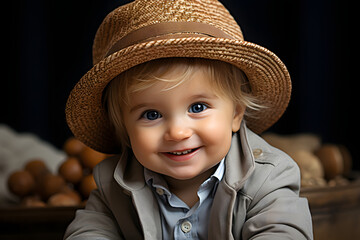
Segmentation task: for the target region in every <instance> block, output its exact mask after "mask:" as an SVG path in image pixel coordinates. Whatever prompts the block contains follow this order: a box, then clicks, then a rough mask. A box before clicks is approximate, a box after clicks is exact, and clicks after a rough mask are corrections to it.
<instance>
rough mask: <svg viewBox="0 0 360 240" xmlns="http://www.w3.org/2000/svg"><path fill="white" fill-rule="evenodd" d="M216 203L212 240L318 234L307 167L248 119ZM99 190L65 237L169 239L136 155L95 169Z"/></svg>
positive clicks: (234, 142) (228, 162) (236, 137)
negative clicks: (307, 191) (303, 183)
mask: <svg viewBox="0 0 360 240" xmlns="http://www.w3.org/2000/svg"><path fill="white" fill-rule="evenodd" d="M225 165H226V170H225V175H224V178H223V180H222V181H221V182H220V183H219V185H218V188H217V191H216V194H215V197H214V201H213V206H212V208H211V219H210V226H209V233H208V239H215V240H223V239H267V240H269V239H277V240H278V239H312V238H313V236H312V222H311V215H310V211H309V207H308V202H307V200H306V199H303V198H300V197H299V188H300V172H299V169H298V167H297V165H296V163H295V162H294V161H293V160H292V159H291V158H290V157H289V156H288V155H286V154H285V153H283V152H281V151H280V150H278V149H276V148H273V147H271V146H270V145H269V144H267V143H266V142H265V141H264V140H263V139H262V138H260V137H259V136H257V135H256V134H254V133H253V132H251V131H250V130H249V129H247V128H246V126H245V124H242V126H241V129H240V131H239V132H238V133H236V134H235V135H234V136H233V140H232V145H231V148H230V151H229V153H228V155H227V157H226V160H225ZM94 176H95V181H96V183H97V185H98V190H95V191H93V193H92V194H91V196H90V198H89V200H88V202H87V204H86V207H85V209H84V210H78V211H77V213H76V217H75V219H74V221H73V222H72V223H71V224H70V225H69V227H68V229H67V231H66V233H65V239H77V240H78V239H84V240H85V239H149V240H150V239H154V240H158V239H162V230H161V220H160V213H159V208H158V204H157V200H156V198H155V196H154V195H153V193H152V191H151V189H150V188H149V187H148V186H147V185H146V184H145V182H144V171H143V167H142V166H141V165H140V164H139V163H138V161H136V159H130V160H128V159H120V160H119V157H112V158H109V159H107V160H105V161H103V162H101V163H100V164H99V165H98V166H97V167H96V168H95V170H94Z"/></svg>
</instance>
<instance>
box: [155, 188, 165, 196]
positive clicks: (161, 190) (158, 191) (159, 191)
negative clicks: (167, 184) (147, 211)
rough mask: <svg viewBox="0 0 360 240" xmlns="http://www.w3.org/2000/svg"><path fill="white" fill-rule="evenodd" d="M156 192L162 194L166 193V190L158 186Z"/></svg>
mask: <svg viewBox="0 0 360 240" xmlns="http://www.w3.org/2000/svg"><path fill="white" fill-rule="evenodd" d="M156 192H157V194H159V195H160V196H162V195H164V190H163V189H161V188H156Z"/></svg>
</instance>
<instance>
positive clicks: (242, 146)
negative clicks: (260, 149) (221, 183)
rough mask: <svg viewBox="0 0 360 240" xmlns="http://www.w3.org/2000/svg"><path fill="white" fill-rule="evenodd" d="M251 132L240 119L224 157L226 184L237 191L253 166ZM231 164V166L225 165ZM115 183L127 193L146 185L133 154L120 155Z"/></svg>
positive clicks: (141, 169)
mask: <svg viewBox="0 0 360 240" xmlns="http://www.w3.org/2000/svg"><path fill="white" fill-rule="evenodd" d="M249 134H254V133H252V132H251V131H250V130H249V129H248V128H247V127H246V124H245V121H242V123H241V127H240V130H239V131H238V132H237V133H235V134H234V135H233V138H232V143H231V147H230V150H229V153H228V155H227V156H226V159H225V168H226V170H225V181H226V184H227V185H228V186H229V187H231V188H233V189H234V190H236V191H238V190H240V189H241V187H242V186H243V185H244V182H245V180H246V179H247V178H248V177H249V176H250V175H251V173H252V172H253V170H254V168H255V160H254V156H253V154H252V150H251V146H250V143H249ZM226 166H231V167H226ZM114 178H115V180H116V181H117V183H118V184H119V185H120V186H121V187H122V188H123V189H124V190H125V191H126V192H128V193H130V192H133V191H137V190H140V189H142V188H144V187H145V186H146V183H145V179H144V168H143V167H142V165H141V164H140V163H139V162H138V161H137V160H136V158H135V157H134V155H133V154H131V155H130V156H128V157H122V158H121V159H120V160H119V162H118V164H117V166H116V168H115V171H114Z"/></svg>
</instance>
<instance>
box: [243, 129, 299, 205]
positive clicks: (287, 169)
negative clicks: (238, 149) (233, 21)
mask: <svg viewBox="0 0 360 240" xmlns="http://www.w3.org/2000/svg"><path fill="white" fill-rule="evenodd" d="M248 138H249V139H248V140H249V144H250V146H251V148H252V151H253V156H254V160H255V168H254V171H253V173H252V174H251V177H250V178H249V179H248V180H247V182H246V184H245V185H244V188H243V189H242V192H243V193H244V194H246V195H247V196H248V197H250V198H251V199H254V198H256V197H259V196H261V195H264V194H265V195H266V194H267V193H270V192H273V191H276V190H277V189H280V188H283V187H289V188H292V190H293V191H295V192H297V191H298V188H299V187H300V186H299V185H300V170H299V167H298V166H297V164H296V162H295V161H294V160H293V159H292V158H291V157H290V156H289V155H287V154H286V153H284V152H283V151H281V150H279V149H277V148H275V147H273V146H271V145H270V144H268V143H267V142H266V141H265V140H264V139H262V138H261V137H260V136H258V135H256V134H255V133H252V132H249V133H248Z"/></svg>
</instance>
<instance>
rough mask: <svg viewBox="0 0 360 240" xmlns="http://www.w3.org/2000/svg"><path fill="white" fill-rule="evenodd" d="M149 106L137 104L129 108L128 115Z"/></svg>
mask: <svg viewBox="0 0 360 240" xmlns="http://www.w3.org/2000/svg"><path fill="white" fill-rule="evenodd" d="M148 105H149V104H147V103H140V104H137V105H135V106H133V107H131V108H130V111H129V112H130V113H132V112H135V111H137V110H138V109H141V108H147V106H148Z"/></svg>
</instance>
